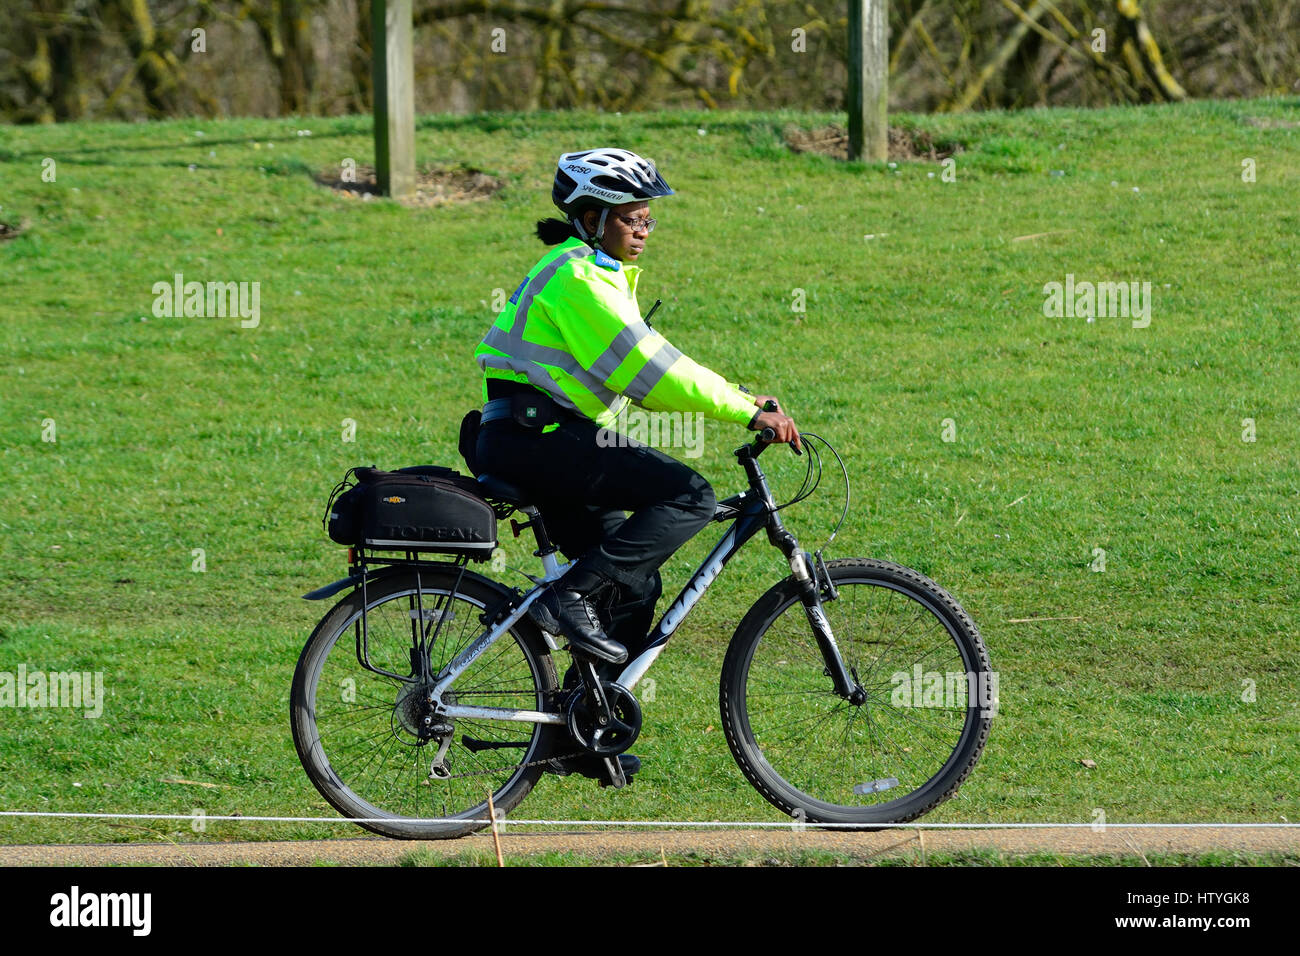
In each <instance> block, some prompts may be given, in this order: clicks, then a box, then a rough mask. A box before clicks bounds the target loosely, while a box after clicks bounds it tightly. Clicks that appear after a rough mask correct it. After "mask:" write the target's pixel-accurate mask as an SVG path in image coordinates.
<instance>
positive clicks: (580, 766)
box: [546, 754, 641, 783]
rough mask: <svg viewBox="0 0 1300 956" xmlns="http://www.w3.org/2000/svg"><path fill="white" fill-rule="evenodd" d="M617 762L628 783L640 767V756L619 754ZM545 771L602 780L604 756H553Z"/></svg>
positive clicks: (564, 775)
mask: <svg viewBox="0 0 1300 956" xmlns="http://www.w3.org/2000/svg"><path fill="white" fill-rule="evenodd" d="M618 763H619V766H620V767H622V768H623V776H625V777H627V782H628V783H631V782H632V775H633V774H634V773H636V772H637V771H638V770H640V769H641V760H640V758H638V757H635V756H633V755H632V754H619V755H618ZM546 772H547V773H553V774H555V775H556V776H557V777H567V776H568V775H569V774H571V773H576V774H580V775H581V776H584V777H590V778H591V779H592V780H600V781H602V782H603V781H604V779H605V774H606V770H605V758H603V757H599V756H597V755H596V754H578V755H577V756H576V757H553V758H551V760H550V761H549V762H548V763H547V765H546Z"/></svg>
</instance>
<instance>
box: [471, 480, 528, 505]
mask: <svg viewBox="0 0 1300 956" xmlns="http://www.w3.org/2000/svg"><path fill="white" fill-rule="evenodd" d="M478 484H479V488H480V489H481V491H482V494H483V495H484V496H486V497H488V498H496V499H498V500H500V501H506V502H509V503H510V504H512V505H515V506H516V507H519V508H522V507H524V506H525V505H527V504H528V497H527V495H525V494H524V493H523V492H522V491H520V490H519V489H518V488H516V487H515V486H514V485H512V484H510V482H508V481H502V480H501V479H500V478H496V477H494V476H492V475H479V476H478Z"/></svg>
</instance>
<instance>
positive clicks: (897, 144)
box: [782, 123, 964, 162]
mask: <svg viewBox="0 0 1300 956" xmlns="http://www.w3.org/2000/svg"><path fill="white" fill-rule="evenodd" d="M782 137H783V138H784V139H785V144H786V146H788V147H789V148H790V149H792V150H793V151H794V152H796V153H821V154H822V155H823V156H833V157H834V158H835V159H844V160H847V159H848V158H849V131H848V129H846V128H845V127H843V126H840V125H839V124H838V123H832V124H831V125H830V126H823V127H822V128H821V129H811V130H809V129H799V128H798V127H793V126H791V127H787V128H786V129H785V131H784V133H782ZM963 148H964V147H963V146H962V144H961V143H958V142H954V141H949V140H935V139H934V138H933V137H932V136H931V135H930V134H929V133H927V132H925V130H915V129H905V128H903V127H900V126H891V127H889V158H890V160H892V161H894V162H900V161H907V160H929V161H930V162H939V161H940V160H943V159H947V158H948V157H949V156H951V155H953V154H954V153H960V152H961V151H962V150H963Z"/></svg>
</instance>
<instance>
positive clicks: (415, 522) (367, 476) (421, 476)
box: [324, 465, 497, 561]
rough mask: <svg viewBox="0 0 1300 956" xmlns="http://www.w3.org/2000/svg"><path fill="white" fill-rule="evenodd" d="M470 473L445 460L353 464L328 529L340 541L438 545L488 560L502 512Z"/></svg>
mask: <svg viewBox="0 0 1300 956" xmlns="http://www.w3.org/2000/svg"><path fill="white" fill-rule="evenodd" d="M477 489H478V483H477V482H476V481H475V480H474V479H473V478H470V477H467V476H465V475H462V474H460V473H459V472H457V471H453V470H452V469H450V468H443V467H441V466H439V465H418V466H415V467H413V468H399V469H398V470H397V471H381V470H379V469H377V468H352V469H349V471H348V473H347V475H345V476H344V478H343V481H341V482H339V484H338V485H337V486H336V487H335V489H334V492H333V494H331V495H330V503H329V508H328V510H327V511H326V514H325V521H324V524H325V530H326V531H327V533H328V534H329V536H330V538H331V539H332V540H334V541H337V542H338V543H339V544H346V545H351V546H357V545H362V546H365V547H367V548H374V549H378V550H397V551H437V552H442V553H444V554H465V555H467V556H469V557H471V558H474V559H476V560H479V561H486V560H487V559H488V558H489V557H491V555H492V550H493V549H494V548H495V547H496V546H497V517H496V512H495V511H493V510H492V506H491V505H490V504H488V503H487V502H486V501H484V500H483V498H482V497H481V496H480V495H479V494H478V490H477Z"/></svg>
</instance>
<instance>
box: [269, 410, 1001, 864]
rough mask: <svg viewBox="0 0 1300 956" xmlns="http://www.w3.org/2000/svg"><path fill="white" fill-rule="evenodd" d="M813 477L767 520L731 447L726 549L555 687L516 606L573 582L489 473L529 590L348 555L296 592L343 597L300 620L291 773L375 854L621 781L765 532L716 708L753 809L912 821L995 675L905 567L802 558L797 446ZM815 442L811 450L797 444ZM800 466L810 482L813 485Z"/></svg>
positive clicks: (961, 622) (750, 463)
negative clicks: (652, 714)
mask: <svg viewBox="0 0 1300 956" xmlns="http://www.w3.org/2000/svg"><path fill="white" fill-rule="evenodd" d="M803 438H804V439H805V441H806V443H805V448H806V449H807V453H808V470H807V473H806V475H805V477H804V482H803V485H802V486H801V488H800V489H799V491H798V492H797V493H796V494H795V496H794V497H793V498H792V499H791V500H790V501H788V502H786V503H785V504H782V505H777V504H776V503H775V501H774V499H773V497H772V493H771V491H770V489H769V487H768V483H767V478H766V476H765V474H764V473H763V470H762V469H761V467H760V466H759V457H760V455H761V454H762V452H763V451H764V449H765V448H767V447H769V445H770V444H771V442H772V441H773V440H774V439H775V435H774V433H772V431H771V429H764V431H763V432H762V433H761V434H760V435H758V436H757V437H756V438H755V439H754V440H753V442H752V443H748V444H746V445H744V446H742V447H740V448H738V449H737V450H736V452H735V456H736V460H737V462H738V464H739V465H740V467H741V468H742V469H743V470H744V472H745V475H746V478H747V485H748V487H747V488H746V489H745V490H744V491H741V492H739V493H738V494H735V495H732V496H731V497H729V498H727V499H725V500H722V501H719V502H718V504H717V509H716V513H715V515H714V519H713V520H714V521H718V522H730V525H729V527H728V528H727V530H726V532H725V533H724V534H723V535H722V537H721V539H720V540H719V541H718V543H717V544H716V545H715V546H714V548H713V549H712V551H710V552H709V555H708V557H706V558H705V559H704V561H703V562H702V563H701V564H700V566H699V568H698V569H696V571H695V572H694V574H693V575H692V576H691V578H690V579H689V581H688V582H687V583H686V585H685V586H684V587H683V588H682V590H681V592H680V593H679V594H678V596H677V598H676V599H675V600H674V601H673V603H672V604H671V605H670V606H669V607H668V609H667V610H666V611H665V612H664V613H663V616H662V618H661V619H660V620H659V622H658V624H657V625H656V627H655V629H654V631H653V632H651V634H650V635H649V637H648V638H647V644H646V647H645V649H644V650H643V651H641V652H640V653H638V654H637V655H636V656H635V657H634V658H631V659H629V660H628V661H627V662H626V663H625V664H623V665H619V667H621V670H618V668H615V669H616V670H618V673H617V674H616V676H613V677H612V678H611V677H610V676H608V675H605V676H602V675H601V674H600V673H599V672H598V669H597V667H596V666H595V664H594V663H593V662H591V661H589V660H584V659H582V658H581V657H579V656H578V655H574V663H575V665H576V667H575V668H574V670H575V671H576V676H577V680H576V682H575V681H570V682H569V686H562V685H561V683H560V681H559V680H558V679H557V671H556V655H557V654H558V653H559V652H561V651H562V650H563V649H565V647H566V645H565V643H564V640H563V638H559V637H557V636H556V635H552V634H548V633H545V632H543V631H542V630H540V629H539V628H538V627H537V625H536V624H534V622H533V620H532V619H531V618H530V617H529V615H528V608H529V606H530V605H531V604H532V602H533V601H534V600H535V599H536V598H537V596H538V595H539V594H540V593H541V592H542V590H543V589H544V588H545V587H546V586H547V585H548V584H549V582H551V581H554V580H555V579H557V578H559V577H560V576H561V575H562V574H563V573H564V571H565V570H566V569H567V568H568V565H567V564H561V562H560V559H559V558H557V556H556V548H555V547H554V546H553V545H552V544H551V542H550V540H549V537H548V536H547V533H546V529H545V523H544V521H543V515H542V514H541V512H540V510H539V509H538V507H536V506H535V505H534V504H532V503H530V502H528V501H527V500H525V499H524V497H523V496H522V495H521V493H520V492H519V491H518V490H517V489H515V488H513V487H511V486H510V485H508V484H505V483H503V482H501V481H499V480H497V479H495V478H493V477H492V476H490V475H482V476H479V479H478V481H479V487H480V489H481V492H482V496H483V497H484V498H485V499H486V500H487V501H488V502H489V503H490V504H492V506H493V507H494V509H496V513H497V515H498V516H499V517H501V518H505V517H508V516H510V515H512V514H514V513H515V512H519V513H522V515H523V516H524V517H525V519H526V520H525V521H523V522H522V523H521V522H518V521H514V520H512V521H511V524H512V526H513V528H514V533H515V535H516V536H518V535H519V534H520V533H521V532H522V531H524V530H531V531H532V533H533V535H534V537H535V538H536V541H537V550H536V551H535V552H534V555H535V556H537V557H539V558H540V559H541V565H542V574H541V575H539V576H534V575H526V577H528V578H529V579H530V580H531V582H532V584H533V586H532V587H531V588H530V589H529V590H527V591H521V590H519V589H518V588H514V587H510V586H508V585H506V584H503V583H501V582H499V581H496V580H493V579H492V578H489V577H487V576H485V575H483V574H480V573H479V572H477V571H475V570H473V569H471V568H470V567H469V561H470V558H469V557H468V556H467V555H465V554H459V555H457V556H455V557H454V558H452V559H446V560H436V559H430V558H428V557H427V556H422V553H421V552H419V551H407V552H405V553H402V554H400V555H396V554H384V553H380V552H376V551H373V550H371V551H369V552H367V550H366V549H365V548H355V549H351V550H350V565H349V569H350V573H349V576H348V577H347V578H344V579H342V580H340V581H336V582H334V583H333V584H331V585H327V586H326V587H323V588H320V589H318V590H316V591H313V592H312V593H310V594H308V595H305V597H307V598H309V599H313V600H322V599H325V598H328V597H330V596H332V595H334V594H337V593H338V592H340V591H343V590H345V589H348V588H351V591H350V593H348V594H347V595H346V596H345V597H343V598H342V599H341V600H340V601H339V602H338V603H337V604H336V605H335V606H334V607H333V609H331V610H330V611H329V612H328V613H327V614H326V615H325V616H324V618H323V619H322V620H321V621H320V623H319V624H318V625H317V627H316V629H315V631H314V632H313V633H312V635H311V637H310V638H309V639H308V641H307V644H306V646H305V648H304V649H303V651H302V655H301V657H300V658H299V661H298V665H297V669H296V671H295V673H294V678H293V688H292V695H291V723H292V729H293V739H294V745H295V747H296V748H297V751H298V755H299V757H300V759H301V760H302V764H303V767H304V768H305V770H306V772H307V775H308V776H309V777H310V779H311V781H312V783H313V784H314V785H315V786H316V788H317V790H318V791H319V792H320V793H321V794H322V795H323V796H324V797H325V799H326V800H328V801H329V803H330V804H331V805H332V806H333V807H334V808H335V809H337V810H338V811H339V812H340V813H342V814H344V815H345V816H347V817H349V818H352V819H354V820H356V821H357V822H358V823H359V824H360V825H361V826H364V827H365V828H367V829H369V830H372V831H374V832H376V833H380V834H384V835H387V836H390V837H398V838H411V839H441V838H454V837H460V836H464V835H466V834H469V833H472V832H474V831H476V830H479V829H482V828H483V827H484V826H486V825H488V824H489V823H490V822H491V820H492V818H491V817H490V816H489V809H488V807H489V801H488V794H489V793H490V794H491V805H492V807H493V808H494V809H495V812H496V814H497V815H498V817H501V816H503V815H505V814H508V813H510V812H511V811H512V810H513V809H514V808H515V807H516V806H518V804H519V803H520V801H521V800H523V799H524V797H525V796H526V795H527V794H528V793H529V791H530V790H531V789H532V787H533V786H534V784H535V783H536V782H537V781H538V780H539V779H540V777H541V776H542V774H543V773H545V772H546V770H547V767H548V766H549V765H551V761H552V760H555V759H565V758H571V757H574V756H577V755H595V758H596V759H598V760H601V761H603V766H604V768H605V772H606V774H607V780H606V781H605V782H606V783H609V784H612V785H613V786H615V787H618V786H622V785H623V784H624V783H625V782H626V781H625V779H624V777H623V773H622V769H621V767H620V765H619V761H618V759H617V755H618V754H620V753H623V752H624V751H626V750H627V749H628V747H630V746H631V745H632V744H633V742H635V740H636V739H637V736H638V734H639V732H640V728H641V710H640V705H639V704H638V702H637V699H636V697H635V696H634V694H633V691H634V690H635V688H636V686H637V684H638V682H639V681H640V680H641V679H642V678H643V677H644V676H645V674H646V672H647V671H648V670H649V669H650V666H651V665H652V664H653V663H654V661H655V660H656V659H657V658H658V656H659V655H660V654H661V653H662V652H663V650H664V648H665V646H666V645H667V643H668V640H669V638H670V637H671V636H672V635H673V634H674V633H675V632H676V631H677V630H678V628H679V627H680V626H681V624H682V622H683V620H684V619H685V618H686V616H687V614H688V613H689V612H690V610H691V608H692V607H694V605H695V604H696V602H697V601H699V600H700V598H701V597H703V595H704V593H705V592H706V591H707V590H708V588H709V586H710V585H711V584H712V583H713V581H714V580H716V579H717V577H718V575H719V574H720V573H721V572H722V569H723V568H724V567H725V566H726V564H727V562H728V561H729V560H730V559H731V558H732V557H733V556H734V555H735V554H736V552H737V551H739V550H740V548H741V547H743V546H744V545H745V544H746V543H747V542H748V541H749V540H750V539H752V538H753V537H754V536H755V535H757V534H758V532H760V531H765V532H766V534H767V539H768V542H769V543H770V544H771V545H772V546H774V547H775V548H777V549H778V550H780V551H781V553H782V554H783V555H784V557H785V560H786V561H787V562H788V564H789V567H790V574H789V576H787V577H786V578H784V579H783V580H780V581H778V582H777V583H775V584H773V585H772V586H771V587H770V588H768V589H767V591H766V592H765V593H764V594H763V595H762V596H761V597H759V598H758V600H757V601H755V602H754V604H753V606H752V607H751V608H750V609H749V611H748V613H746V614H745V616H744V618H743V619H742V620H741V622H740V624H739V625H738V626H737V628H736V630H735V633H734V634H733V635H732V637H731V641H730V644H729V646H728V649H727V652H726V656H725V659H724V662H723V665H722V674H721V680H720V686H719V703H720V708H721V718H722V727H723V729H724V731H725V734H726V740H727V744H728V746H729V748H730V750H731V753H732V755H733V756H734V758H735V760H736V762H737V764H738V765H739V767H740V770H741V772H742V773H743V774H744V775H745V777H746V778H747V779H748V780H749V782H750V783H751V784H752V785H753V786H754V788H755V789H756V790H757V791H758V792H759V794H761V795H762V796H763V798H764V799H765V800H767V801H768V802H769V803H771V804H772V805H773V806H774V807H776V808H777V809H779V810H780V811H781V812H782V813H784V814H787V815H790V816H792V817H794V818H795V819H796V820H798V821H804V822H806V823H808V824H818V823H823V824H835V825H847V826H850V827H855V828H856V827H861V828H862V829H871V827H872V825H874V824H881V823H897V822H904V821H908V820H912V819H915V818H916V817H919V816H921V815H922V814H924V813H926V812H928V811H929V810H931V809H933V808H934V807H935V806H937V805H938V804H940V803H942V802H943V801H945V800H947V799H948V798H950V797H951V796H953V794H954V793H956V792H957V789H958V788H959V786H960V785H961V784H962V782H963V781H964V780H965V779H966V778H967V776H968V775H969V774H970V773H971V771H972V770H973V769H974V767H975V764H976V762H977V761H978V759H979V756H980V753H981V751H982V750H983V748H984V745H985V742H986V740H987V738H988V734H989V729H990V726H991V722H992V718H993V716H994V713H995V712H996V704H997V701H996V690H997V683H996V674H995V673H994V672H993V670H992V668H991V666H990V663H989V656H988V652H987V651H986V649H985V647H984V643H983V641H982V639H981V637H980V634H979V630H978V629H977V627H976V625H975V622H974V621H973V620H971V618H970V616H969V615H968V614H967V613H966V612H965V611H964V610H963V609H962V607H961V606H960V605H959V604H958V603H957V601H956V600H954V599H953V598H952V597H951V596H950V595H949V594H948V593H947V592H946V591H944V590H943V589H942V588H941V587H939V586H938V585H937V584H935V583H934V582H933V581H931V580H930V579H929V578H927V577H926V576H925V575H923V574H920V573H919V572H917V571H913V570H910V569H908V568H905V567H902V566H900V565H897V564H892V563H889V562H886V561H878V560H871V559H864V558H842V559H836V560H829V561H828V560H824V559H823V556H822V553H823V550H824V548H822V549H818V550H817V551H816V552H815V553H812V554H809V553H808V552H805V551H804V550H802V549H801V548H800V546H799V543H798V541H797V540H796V538H795V536H794V535H793V534H792V533H791V532H790V531H788V530H787V529H786V528H785V526H784V524H783V523H782V519H781V512H782V511H783V510H784V509H785V508H787V507H789V506H790V505H793V504H795V503H797V502H799V501H802V500H804V499H805V498H807V497H808V496H809V495H811V494H812V493H813V491H815V490H816V488H817V486H818V484H819V483H820V480H821V476H822V465H821V454H820V451H819V449H818V445H821V446H824V447H825V448H826V449H827V450H829V451H830V452H831V453H832V454H834V455H835V458H836V460H837V461H839V463H840V468H841V470H842V471H843V472H844V485H845V507H844V512H843V513H842V514H841V516H840V523H839V524H838V525H836V528H835V531H834V532H832V535H831V539H830V540H828V541H827V545H829V544H830V541H831V540H833V539H834V536H835V534H836V533H838V531H839V527H840V526H841V525H842V524H843V521H844V517H845V516H846V515H847V513H848V505H849V500H850V494H849V482H848V472H847V469H845V468H844V465H843V461H842V460H840V458H839V455H838V454H837V453H836V452H835V449H834V448H832V447H831V446H830V444H829V443H828V442H826V441H825V439H822V438H820V437H819V436H817V435H814V434H811V433H805V434H804V435H803ZM809 439H811V441H807V440H809ZM814 465H815V472H816V478H815V479H814V478H813V474H814Z"/></svg>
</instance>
